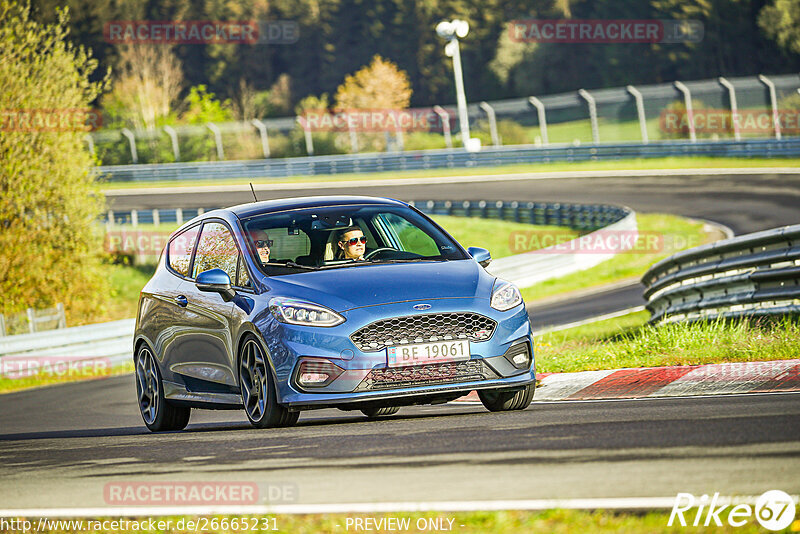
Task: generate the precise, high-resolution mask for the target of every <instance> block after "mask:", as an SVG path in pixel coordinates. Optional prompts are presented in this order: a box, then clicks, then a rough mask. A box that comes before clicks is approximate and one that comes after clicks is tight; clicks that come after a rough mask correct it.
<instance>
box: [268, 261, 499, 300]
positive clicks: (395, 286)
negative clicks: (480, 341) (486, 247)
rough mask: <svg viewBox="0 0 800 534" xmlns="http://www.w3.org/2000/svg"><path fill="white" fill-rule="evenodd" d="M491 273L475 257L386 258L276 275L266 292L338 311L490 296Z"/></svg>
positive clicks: (269, 281) (492, 281) (269, 280)
mask: <svg viewBox="0 0 800 534" xmlns="http://www.w3.org/2000/svg"><path fill="white" fill-rule="evenodd" d="M493 283H494V277H493V276H492V275H490V274H489V273H487V272H486V271H485V270H484V269H483V267H481V266H480V265H478V264H477V263H476V262H475V261H474V260H454V261H440V262H420V263H387V264H372V265H363V266H354V267H341V268H337V269H328V270H321V271H312V272H303V273H297V274H290V275H285V276H276V277H272V278H268V279H267V280H266V285H267V287H269V288H270V291H269V292H268V293H267V294H266V295H265V296H267V298H269V297H271V296H286V297H295V298H299V299H303V300H310V301H312V302H315V303H317V304H321V305H323V306H327V307H329V308H332V309H334V310H336V311H347V310H349V309H353V308H361V307H364V306H376V305H381V304H390V303H393V302H408V301H414V300H431V299H441V298H474V297H478V296H485V297H486V298H487V299H488V298H489V295H490V292H491V290H492V285H493Z"/></svg>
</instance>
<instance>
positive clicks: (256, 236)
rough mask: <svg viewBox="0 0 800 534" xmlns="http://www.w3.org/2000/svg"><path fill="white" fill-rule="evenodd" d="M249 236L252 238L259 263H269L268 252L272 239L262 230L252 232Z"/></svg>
mask: <svg viewBox="0 0 800 534" xmlns="http://www.w3.org/2000/svg"><path fill="white" fill-rule="evenodd" d="M250 236H251V237H252V238H253V243H254V244H255V246H256V251H258V259H260V260H261V263H269V252H270V247H271V246H272V239H270V238H269V235H267V232H265V231H264V230H253V231H252V232H251V233H250Z"/></svg>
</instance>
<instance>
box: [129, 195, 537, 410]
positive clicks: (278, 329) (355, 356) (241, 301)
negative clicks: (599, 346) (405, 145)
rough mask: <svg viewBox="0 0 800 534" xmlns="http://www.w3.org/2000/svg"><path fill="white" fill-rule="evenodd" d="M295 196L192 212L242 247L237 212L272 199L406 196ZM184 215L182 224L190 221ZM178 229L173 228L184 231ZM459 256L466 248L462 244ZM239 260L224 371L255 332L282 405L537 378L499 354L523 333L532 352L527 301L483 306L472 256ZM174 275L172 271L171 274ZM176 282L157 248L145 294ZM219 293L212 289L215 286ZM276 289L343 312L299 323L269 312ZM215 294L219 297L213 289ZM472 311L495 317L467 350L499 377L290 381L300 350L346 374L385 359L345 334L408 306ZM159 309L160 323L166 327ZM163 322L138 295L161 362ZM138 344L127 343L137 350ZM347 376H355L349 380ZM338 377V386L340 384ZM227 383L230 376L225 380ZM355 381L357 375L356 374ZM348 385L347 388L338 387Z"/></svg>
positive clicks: (485, 298) (485, 285) (165, 371)
mask: <svg viewBox="0 0 800 534" xmlns="http://www.w3.org/2000/svg"><path fill="white" fill-rule="evenodd" d="M300 201H302V203H301V204H298V203H297V202H295V203H294V204H292V203H290V202H286V201H269V202H266V203H258V204H248V205H244V206H243V207H234V208H230V209H227V210H215V211H213V212H209V213H207V214H205V215H203V216H202V217H199V218H198V219H210V218H216V219H220V220H223V221H225V222H226V223H227V225H228V226H229V227H230V229H231V230H232V232H233V234H234V237H235V239H236V241H237V244H238V245H239V247H240V248H241V250H242V251H243V252H244V251H248V250H249V249H248V247H249V244H248V241H247V240H246V239H245V238H244V235H243V231H242V226H241V221H240V218H239V216H237V212H238V214H239V215H247V216H252V215H253V214H256V213H261V212H264V211H265V210H269V209H275V210H280V209H293V208H300V207H308V206H309V205H319V206H324V205H331V204H339V203H341V204H344V205H346V204H347V203H350V204H358V203H364V202H369V203H386V204H392V205H404V206H407V205H405V204H404V203H401V202H399V201H391V200H387V199H380V200H378V199H372V198H369V199H366V200H365V199H364V198H363V197H350V198H347V199H342V198H337V197H320V198H312V199H300ZM198 219H195V220H193V221H190V222H189V223H187V224H186V225H184V226H183V227H182V229H183V228H186V227H189V226H191V225H192V224H196V223H197V220H198ZM182 229H179V230H178V231H176V232H175V233H176V234H177V233H179V232H180V231H182ZM461 251H462V252H464V254H465V256H466V255H467V254H466V252H465V251H463V249H461ZM243 257H244V260H245V262H246V263H247V264H248V266H249V269H248V270H249V273H250V277H251V281H252V283H253V286H254V288H253V289H252V290H237V294H236V296H235V297H234V299H233V301H232V303H231V315H232V320H231V321H230V322H229V325H230V332H229V335H230V338H229V344H230V346H231V347H232V350H231V353H230V354H228V359H229V361H228V362H227V364H228V365H229V366H230V372H232V373H234V374H235V373H236V369H237V363H238V360H237V357H238V355H237V354H236V347H238V346H239V345H240V343H241V341H242V340H243V339H244V337H245V336H247V335H254V334H255V335H256V336H257V338H258V339H259V340H260V341H261V343H262V346H263V347H264V348H265V349H266V352H267V356H268V358H269V359H270V361H271V363H272V368H273V372H274V377H275V378H276V384H277V389H278V391H277V393H278V401H279V402H280V403H282V404H285V405H288V406H296V407H304V408H308V407H314V406H317V405H341V404H346V403H348V402H356V401H365V400H369V399H385V398H392V397H398V398H400V397H407V396H415V395H416V396H422V395H425V394H435V393H443V392H452V391H456V392H458V391H462V392H463V393H466V392H468V391H471V390H473V389H481V388H497V387H519V386H523V385H526V384H530V383H532V382H534V381H535V364H534V361H532V362H531V365H530V367H529V368H527V369H516V368H514V367H513V366H512V365H511V364H510V363H509V362H508V361H507V360H506V359H505V358H504V357H503V356H502V355H503V354H504V353H505V351H506V350H507V349H508V348H509V347H510V346H511V345H513V344H516V343H519V342H527V343H529V346H530V349H531V355H532V356H533V342H532V331H531V326H530V321H529V318H528V314H527V312H526V310H525V307H524V304H520V305H518V306H516V307H515V308H513V309H511V310H507V311H503V312H500V311H498V310H495V309H494V308H492V307H491V306H490V297H491V293H492V289H493V287H494V285H495V281H496V278H495V277H494V276H492V275H490V274H489V273H487V272H486V271H485V270H484V269H483V268H482V267H481V266H480V265H478V263H477V262H476V261H475V260H473V259H463V260H451V261H423V262H417V263H400V264H363V265H356V266H351V267H345V268H338V269H330V270H321V271H308V272H297V273H296V274H289V275H282V276H272V277H270V276H267V275H266V274H264V273H263V272H261V270H260V269H259V268H258V267H257V266H256V265H255V259H254V254H253V253H252V252H250V253H248V252H244V255H243ZM173 279H174V280H173ZM179 283H181V281H180V279H179V278H177V277H176V276H175V275H174V274H173V273H171V272H168V271H167V270H166V269H165V267H164V258H163V257H162V258H161V261H160V263H159V270H158V271H157V273H156V275H154V277H153V279H151V281H150V282H148V284H147V285H146V286H145V288H144V289H143V301H146V300H147V299H148V295H153V294H155V293H156V292H157V291H158V290H163V289H167V290H172V289H174V287H169V286H177V285H178V284H179ZM214 296H215V297H219V295H214ZM274 297H290V298H295V299H299V300H305V301H309V302H312V303H315V304H319V305H322V306H325V307H328V308H330V309H332V310H334V311H336V312H337V313H339V314H340V315H342V316H343V317H344V318H345V319H346V320H345V322H343V323H342V324H339V325H337V326H334V327H318V326H299V325H291V324H286V323H282V322H279V321H277V319H275V317H274V316H273V315H272V314H271V313H270V312H269V309H268V307H269V301H270V300H271V299H272V298H274ZM219 298H221V297H219ZM419 303H424V304H427V305H430V306H431V308H430V309H427V310H424V311H419V310H415V309H414V308H413V306H414V305H416V304H419ZM456 311H459V312H463V311H469V312H475V313H479V314H481V315H484V316H486V317H489V318H491V319H493V320H495V321H496V322H497V326H496V329H495V331H494V334H493V335H492V337H491V338H490V339H489V340H486V341H481V342H475V341H472V342H470V352H471V359H473V360H475V359H484V360H485V361H486V362H487V363H488V364H489V366H490V367H491V368H492V369H493V370H494V371H495V372H497V373H498V374H499V375H500V376H501V378H499V379H497V380H484V381H476V382H460V383H455V384H452V383H451V384H441V385H425V386H415V387H404V388H397V389H391V390H381V391H367V392H352V388H350V386H351V385H353V384H355V380H351V381H350V382H348V381H347V380H343V381H342V382H341V383H339V384H337V381H334V382H333V383H332V384H330V385H329V386H326V387H322V388H314V389H313V390H311V389H309V390H303V389H302V388H300V387H298V386H297V385H296V384H294V383H293V382H292V376H293V373H294V371H295V367H296V365H297V363H298V361H299V359H300V358H303V357H313V358H325V359H327V360H329V361H331V362H333V363H335V364H336V365H338V366H339V367H341V368H342V369H344V370H345V371H346V373H345V374H347V375H348V376H350V377H363V376H364V375H365V374H366V372H368V371H369V370H371V369H376V368H385V367H386V366H387V360H386V358H387V357H386V350H381V351H377V352H362V351H360V350H359V349H358V347H356V345H355V344H354V343H353V342H352V341H351V339H350V337H349V336H350V334H352V333H353V332H355V331H356V330H358V329H359V328H361V327H363V326H365V325H368V324H370V323H372V322H374V321H377V320H380V319H384V318H390V317H397V316H408V315H422V314H431V313H442V312H456ZM165 320H166V321H167V322H168V320H169V318H168V317H162V318H161V320H160V324H161V326H162V328H163V327H168V326H169V325H168V324H165V323H164V321H165ZM162 337H163V332H154V330H153V328H152V325H151V324H148V317H147V303H146V302H140V312H139V315H138V318H137V328H136V333H135V339H134V347H136V346H138V344H139V343H141V342H145V343H148V344H149V345H150V346H151V347H153V348H154V350H155V353H156V355H157V359H158V360H159V362H160V363H161V364H162V365H164V363H165V362H164V360H163V358H161V357H159V356H162V355H161V350H160V349H161V342H162V339H161V338H162ZM135 350H136V349H135V348H134V351H135ZM161 373H162V375H163V377H164V380H166V381H174V382H176V383H180V382H181V381H182V377H181V376H180V374H179V373H175V372H174V369H172V368H169V367H161ZM351 382H352V384H351ZM342 384H344V386H343V385H342ZM228 385H230V384H228ZM356 385H357V384H356ZM343 387H344V388H345V389H347V388H350V390H349V391H344V390H342V388H343Z"/></svg>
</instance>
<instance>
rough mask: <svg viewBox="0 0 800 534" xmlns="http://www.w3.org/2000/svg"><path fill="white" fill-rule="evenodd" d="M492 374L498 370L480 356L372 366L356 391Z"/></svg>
mask: <svg viewBox="0 0 800 534" xmlns="http://www.w3.org/2000/svg"><path fill="white" fill-rule="evenodd" d="M494 378H498V376H497V373H495V372H494V371H492V370H491V369H490V368H489V366H488V365H486V364H485V363H484V362H483V360H467V361H463V362H448V363H429V364H425V365H414V366H410V367H399V368H389V369H373V370H372V371H370V372H369V374H368V375H367V376H366V377H365V378H364V380H362V381H361V383H360V384H359V385H358V387H357V388H356V391H375V390H381V389H393V388H404V387H413V386H425V385H438V384H454V383H458V382H473V381H477V380H491V379H494Z"/></svg>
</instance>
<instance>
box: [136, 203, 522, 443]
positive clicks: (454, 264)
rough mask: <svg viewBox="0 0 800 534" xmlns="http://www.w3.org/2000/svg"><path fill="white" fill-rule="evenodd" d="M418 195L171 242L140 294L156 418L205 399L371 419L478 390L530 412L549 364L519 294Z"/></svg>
mask: <svg viewBox="0 0 800 534" xmlns="http://www.w3.org/2000/svg"><path fill="white" fill-rule="evenodd" d="M490 259H491V258H490V256H489V252H488V251H487V250H485V249H480V248H469V249H468V250H464V249H463V248H462V247H461V246H460V245H459V244H458V243H457V242H456V241H455V239H453V238H452V237H451V236H450V235H448V234H447V232H445V231H444V230H443V229H442V228H441V227H440V226H439V225H437V224H436V223H435V222H434V221H432V220H431V219H430V218H429V217H427V216H426V215H424V214H423V213H421V212H420V211H419V210H417V209H415V208H414V207H413V206H410V205H408V204H406V203H404V202H400V201H397V200H391V199H382V198H371V197H308V198H294V199H281V200H271V201H266V202H254V203H251V204H243V205H240V206H235V207H232V208H228V209H221V210H215V211H211V212H208V213H205V214H203V215H201V216H199V217H197V218H195V219H193V220H191V221H189V222H188V223H186V224H184V225H183V226H182V227H181V228H180V229H178V230H177V231H176V232H175V233H174V234H172V236H171V237H170V239H169V242H168V244H167V246H166V247H165V250H164V252H163V253H162V255H161V258H160V260H159V264H158V267H157V269H156V272H155V274H154V275H153V277H152V279H151V280H150V281H149V282H148V283H147V285H146V286H145V287H144V289H143V290H142V293H141V297H140V299H139V311H138V316H137V321H136V330H135V334H134V361H135V367H136V391H137V397H138V402H139V409H140V411H141V414H142V417H143V419H144V422H145V425H147V427H148V428H149V429H150V430H152V431H163V430H178V429H182V428H184V427H185V426H186V425H187V424H188V422H189V414H190V411H191V409H192V408H206V409H241V408H242V407H243V408H244V411H245V413H246V414H247V417H248V419H249V420H250V422H251V423H252V424H253V425H254V426H256V427H260V428H263V427H271V426H288V425H292V424H294V423H295V422H297V419H298V417H299V414H300V411H302V410H310V409H315V408H330V407H336V408H340V409H342V410H360V411H361V412H363V413H364V414H365V415H366V416H368V417H379V416H386V415H391V414H393V413H396V412H397V411H398V409H399V408H400V407H401V406H408V405H414V404H439V403H444V402H448V401H452V400H454V399H456V398H458V397H461V396H463V395H465V394H467V393H468V392H470V391H472V390H477V391H478V395H479V397H480V399H481V401H482V403H483V404H484V405H485V406H486V408H488V409H489V410H492V411H502V410H520V409H524V408H526V407H527V406H528V405H529V404H530V402H531V399H532V397H533V392H534V387H535V369H534V358H533V343H532V337H531V325H530V321H529V319H528V314H527V312H526V310H525V306H524V303H523V301H522V297H521V295H520V292H519V290H518V289H517V288H516V287H515V286H514V285H512V284H510V283H509V282H506V281H504V280H501V279H498V278H496V277H494V276H492V275H490V274H489V273H487V272H486V270H485V269H484V267H485V266H486V265H487V264H488V263H489V261H490Z"/></svg>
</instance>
